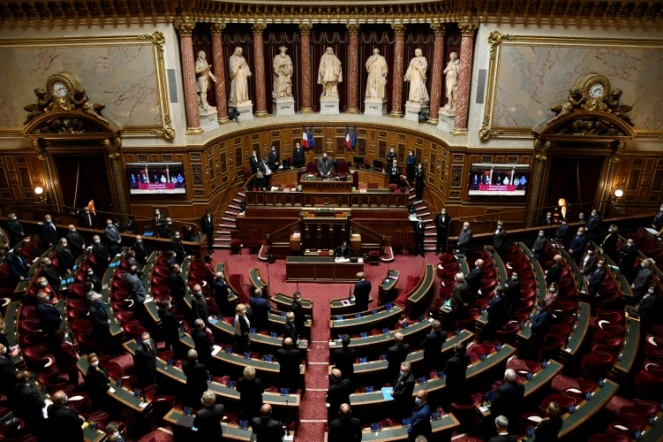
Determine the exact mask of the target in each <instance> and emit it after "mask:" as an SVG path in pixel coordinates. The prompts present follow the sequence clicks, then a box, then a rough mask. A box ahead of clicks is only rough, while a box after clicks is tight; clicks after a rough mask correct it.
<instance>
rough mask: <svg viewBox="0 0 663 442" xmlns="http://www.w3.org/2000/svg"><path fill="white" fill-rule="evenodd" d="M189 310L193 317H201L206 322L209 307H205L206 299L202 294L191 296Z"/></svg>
mask: <svg viewBox="0 0 663 442" xmlns="http://www.w3.org/2000/svg"><path fill="white" fill-rule="evenodd" d="M191 311H192V312H193V316H194V318H195V319H202V320H203V321H205V323H206V324H207V320H208V318H209V309H208V308H207V301H205V298H204V297H203V296H201V297H198V296H196V295H194V296H192V297H191Z"/></svg>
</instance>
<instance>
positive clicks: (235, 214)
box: [226, 210, 239, 216]
mask: <svg viewBox="0 0 663 442" xmlns="http://www.w3.org/2000/svg"><path fill="white" fill-rule="evenodd" d="M226 215H231V216H237V215H239V212H233V211H232V210H226Z"/></svg>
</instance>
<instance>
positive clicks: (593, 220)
mask: <svg viewBox="0 0 663 442" xmlns="http://www.w3.org/2000/svg"><path fill="white" fill-rule="evenodd" d="M602 222H603V220H602V219H601V215H599V213H598V212H597V211H596V209H592V213H591V214H590V216H589V219H588V220H587V241H598V240H599V229H600V228H601V223H602Z"/></svg>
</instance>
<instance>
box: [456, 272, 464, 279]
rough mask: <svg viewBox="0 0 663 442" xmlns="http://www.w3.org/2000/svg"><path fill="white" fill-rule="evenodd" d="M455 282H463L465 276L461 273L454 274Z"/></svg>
mask: <svg viewBox="0 0 663 442" xmlns="http://www.w3.org/2000/svg"><path fill="white" fill-rule="evenodd" d="M456 281H465V274H464V273H463V272H458V273H456Z"/></svg>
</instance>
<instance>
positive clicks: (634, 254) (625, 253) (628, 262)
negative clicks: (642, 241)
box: [618, 238, 638, 283]
mask: <svg viewBox="0 0 663 442" xmlns="http://www.w3.org/2000/svg"><path fill="white" fill-rule="evenodd" d="M637 258H638V248H637V247H636V246H635V241H633V238H629V239H627V240H626V247H624V248H622V250H621V251H620V252H619V264H618V265H619V271H620V272H622V274H623V275H624V277H626V280H627V281H628V282H631V283H632V282H633V278H635V272H636V269H635V260H636V259H637Z"/></svg>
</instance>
